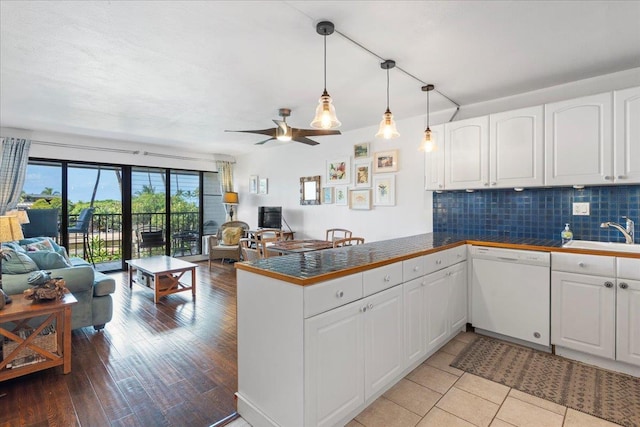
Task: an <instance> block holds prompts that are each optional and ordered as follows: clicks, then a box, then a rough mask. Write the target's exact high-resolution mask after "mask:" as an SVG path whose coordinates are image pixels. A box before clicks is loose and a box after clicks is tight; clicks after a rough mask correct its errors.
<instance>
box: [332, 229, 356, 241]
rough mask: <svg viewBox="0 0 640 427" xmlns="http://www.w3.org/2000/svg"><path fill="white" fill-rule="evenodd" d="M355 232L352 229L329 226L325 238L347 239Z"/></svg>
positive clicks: (333, 239) (334, 239)
mask: <svg viewBox="0 0 640 427" xmlns="http://www.w3.org/2000/svg"><path fill="white" fill-rule="evenodd" d="M352 235H353V233H352V232H351V230H347V229H344V228H329V229H328V230H327V232H326V237H325V240H326V241H328V242H335V241H336V240H340V239H347V238H349V237H351V236H352Z"/></svg>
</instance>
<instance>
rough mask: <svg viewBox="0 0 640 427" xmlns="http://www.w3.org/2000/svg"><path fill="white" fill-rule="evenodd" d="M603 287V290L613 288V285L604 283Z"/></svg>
mask: <svg viewBox="0 0 640 427" xmlns="http://www.w3.org/2000/svg"><path fill="white" fill-rule="evenodd" d="M604 287H605V288H613V283H611V282H604Z"/></svg>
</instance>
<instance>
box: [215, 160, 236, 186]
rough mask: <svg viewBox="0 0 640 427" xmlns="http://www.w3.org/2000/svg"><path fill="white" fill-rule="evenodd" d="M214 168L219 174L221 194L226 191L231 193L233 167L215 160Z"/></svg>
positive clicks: (228, 163) (225, 162)
mask: <svg viewBox="0 0 640 427" xmlns="http://www.w3.org/2000/svg"><path fill="white" fill-rule="evenodd" d="M216 167H217V168H218V173H219V174H220V175H219V176H220V183H221V186H222V193H226V192H227V191H233V165H232V164H231V162H227V161H224V160H216Z"/></svg>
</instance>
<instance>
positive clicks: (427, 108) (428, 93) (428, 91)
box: [427, 90, 431, 129]
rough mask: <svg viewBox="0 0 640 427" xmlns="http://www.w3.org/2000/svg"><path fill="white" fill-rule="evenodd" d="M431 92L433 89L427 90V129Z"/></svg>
mask: <svg viewBox="0 0 640 427" xmlns="http://www.w3.org/2000/svg"><path fill="white" fill-rule="evenodd" d="M429 92H431V91H430V90H428V91H427V129H429Z"/></svg>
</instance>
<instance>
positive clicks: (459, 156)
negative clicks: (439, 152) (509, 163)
mask: <svg viewBox="0 0 640 427" xmlns="http://www.w3.org/2000/svg"><path fill="white" fill-rule="evenodd" d="M444 128H445V142H444V146H445V155H444V162H445V170H444V177H445V184H444V185H445V188H446V189H447V190H464V189H467V188H486V187H489V176H488V174H489V116H483V117H476V118H473V119H467V120H460V121H458V122H452V123H446V124H445V127H444Z"/></svg>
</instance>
